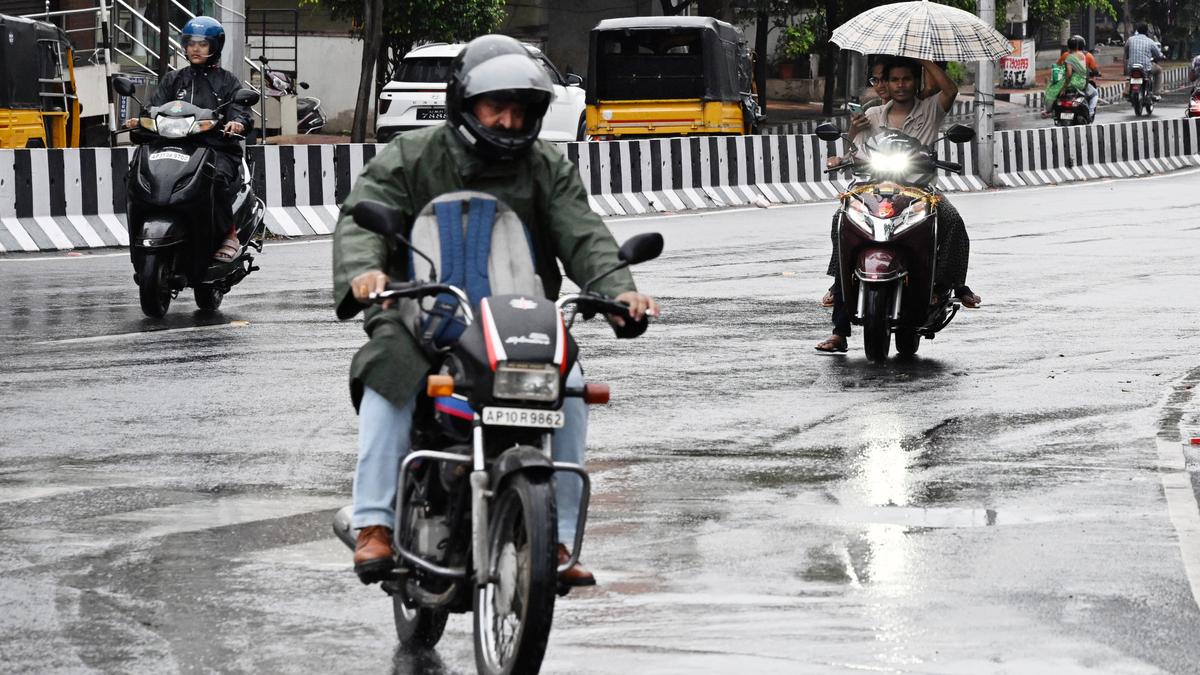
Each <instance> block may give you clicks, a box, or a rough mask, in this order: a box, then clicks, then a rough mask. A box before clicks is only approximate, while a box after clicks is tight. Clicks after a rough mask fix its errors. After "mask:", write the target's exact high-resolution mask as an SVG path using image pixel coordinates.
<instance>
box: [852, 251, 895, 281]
mask: <svg viewBox="0 0 1200 675" xmlns="http://www.w3.org/2000/svg"><path fill="white" fill-rule="evenodd" d="M854 274H855V276H857V277H858V278H859V279H861V280H863V281H895V280H896V279H899V278H901V277H904V276H906V275H907V274H908V270H906V269H905V268H904V261H903V260H901V259H900V257H899V256H898V255H896V252H895V251H892V250H889V249H886V248H874V247H868V248H864V249H863V250H862V251H860V252H859V254H858V269H857V270H855V272H854Z"/></svg>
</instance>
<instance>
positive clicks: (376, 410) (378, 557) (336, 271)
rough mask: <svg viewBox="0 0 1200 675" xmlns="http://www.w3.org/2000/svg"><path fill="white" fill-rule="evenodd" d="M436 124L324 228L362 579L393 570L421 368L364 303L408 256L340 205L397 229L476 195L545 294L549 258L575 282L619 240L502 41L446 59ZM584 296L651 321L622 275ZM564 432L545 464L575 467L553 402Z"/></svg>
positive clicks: (572, 578)
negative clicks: (344, 371) (556, 142)
mask: <svg viewBox="0 0 1200 675" xmlns="http://www.w3.org/2000/svg"><path fill="white" fill-rule="evenodd" d="M446 87H447V89H446V120H447V121H446V124H444V125H436V126H431V127H426V128H425V129H421V130H418V131H412V132H408V133H405V134H402V135H400V136H397V137H396V138H395V139H394V140H392V142H391V143H389V144H388V146H387V147H386V148H384V149H383V150H382V151H381V152H380V153H379V154H378V155H376V156H375V159H373V160H372V161H371V162H370V163H369V164H368V165H367V166H366V167H365V168H364V169H363V172H362V175H361V176H360V177H359V179H358V181H357V182H356V183H355V185H354V188H353V190H351V192H350V194H349V196H348V197H347V198H346V201H345V204H344V205H343V206H342V212H341V213H342V215H341V217H340V219H339V220H338V224H337V229H336V230H335V232H334V247H333V281H334V301H335V305H336V308H337V315H338V317H339V318H341V319H349V318H350V317H353V316H354V315H355V314H357V313H358V312H359V311H361V310H364V309H365V311H364V314H365V317H366V320H365V323H364V329H365V330H366V331H367V333H368V334H369V335H370V340H369V341H368V343H367V344H366V345H365V346H363V348H362V349H361V350H359V352H358V353H357V354H356V355H355V357H354V360H353V362H352V363H351V366H350V377H351V393H352V397H353V399H354V404H355V406H356V407H357V408H358V412H359V434H358V443H359V455H358V465H357V469H356V471H355V476H354V510H353V516H352V519H351V524H352V526H353V527H354V528H355V529H357V530H359V534H358V539H357V547H356V549H355V552H354V567H355V571H356V572H357V573H358V574H359V577H360V578H361V579H362V580H363V581H364V582H368V581H370V580H371V579H374V578H377V576H378V575H379V573H380V572H386V570H389V569H391V566H392V565H393V551H392V526H393V523H394V522H395V508H394V506H395V502H396V478H397V475H398V474H399V467H400V462H401V460H402V458H403V457H404V456H405V455H406V454H407V453H408V451H409V450H410V449H411V448H410V439H409V434H410V431H411V429H412V423H413V414H414V411H415V408H416V399H417V393H418V390H419V387H422V386H423V385H422V384H421V383H422V381H423V379H424V378H425V375H426V374H427V372H428V370H429V368H430V363H429V361H428V359H427V358H426V357H425V355H424V353H423V352H422V351H421V348H420V347H419V346H418V342H417V340H416V338H415V337H414V336H413V335H412V334H411V333H410V332H409V330H408V328H406V327H405V324H404V323H403V319H402V316H401V314H400V312H399V311H398V310H397V309H396V308H394V307H389V306H387V305H384V306H382V307H380V306H379V305H369V306H368V305H367V303H368V301H369V298H370V295H371V293H375V292H379V291H383V290H384V289H385V287H386V286H387V284H388V282H389V280H390V279H392V278H397V279H403V278H404V276H403V275H404V273H405V269H406V267H407V256H404V255H393V251H392V249H393V248H394V246H393V245H392V244H390V243H389V241H388V240H387V239H385V238H384V237H383V236H381V235H379V234H375V233H373V232H370V231H368V230H366V229H364V228H362V227H359V226H358V225H357V224H356V223H355V221H354V218H353V216H352V215H351V213H352V209H353V207H354V205H355V204H357V203H358V202H360V201H362V200H368V199H369V200H374V201H378V202H381V203H383V204H385V205H387V206H390V207H392V208H395V209H398V210H399V211H400V212H401V213H402V214H403V217H404V218H405V220H406V222H405V223H404V225H405V227H411V226H412V223H413V220H414V219H415V218H416V216H417V214H418V212H419V211H420V210H421V208H422V207H423V206H425V204H427V203H428V202H429V201H430V200H432V199H433V198H434V197H438V196H440V195H442V194H445V193H448V192H455V191H460V190H475V191H480V192H486V193H489V194H491V195H493V196H495V197H497V198H498V199H500V200H502V201H504V202H505V203H506V204H508V205H509V206H510V207H511V208H512V209H513V211H515V212H516V214H517V216H518V217H519V218H520V219H521V221H522V223H524V224H525V226H526V227H527V228H528V233H529V244H530V246H531V247H532V248H533V250H534V252H535V256H534V258H535V261H536V262H535V265H536V267H537V272H538V276H539V277H540V278H541V281H542V285H543V287H544V291H545V293H546V297H547V298H551V299H554V298H557V297H558V293H559V288H560V286H561V285H562V275H561V273H560V272H559V261H561V262H562V265H563V268H564V269H565V270H566V273H567V275H568V276H569V277H570V278H571V279H573V280H574V281H575V282H577V283H579V284H580V285H582V284H584V283H585V282H586V281H587V280H588V279H590V278H592V277H594V276H596V275H597V274H598V273H600V272H602V271H606V270H608V269H611V268H613V267H614V266H616V265H617V263H618V257H617V245H616V242H615V241H614V240H613V237H612V234H611V233H609V231H608V228H607V227H606V226H605V225H604V222H603V221H602V220H600V218H599V216H597V215H596V214H595V213H594V212H593V211H592V210H591V208H590V207H589V206H588V201H587V192H586V191H585V190H584V187H583V183H582V182H581V180H580V178H579V172H578V170H577V169H576V168H575V165H574V164H572V163H571V162H570V160H568V159H567V158H566V156H565V155H563V154H562V153H561V152H559V151H558V150H556V149H554V148H553V147H552V146H551V145H549V144H548V143H546V142H544V141H539V140H537V135H538V132H539V131H540V129H541V125H542V117H543V116H544V115H545V114H546V110H547V108H548V106H549V104H550V101H551V100H552V99H553V97H554V88H553V86H552V85H551V82H550V79H549V77H548V75H547V74H546V71H545V69H544V68H542V66H540V65H539V64H538V63H537V62H536V61H534V60H533V58H532V57H531V56H530V55H529V52H528V51H527V50H526V48H525V47H524V46H522V45H521V43H519V42H517V41H516V40H514V39H512V38H510V37H506V36H502V35H485V36H483V37H480V38H476V39H475V40H472V41H471V42H470V43H469V44H467V46H466V47H465V48H464V49H463V50H462V51H461V52H460V53H459V54H458V56H456V57H455V58H454V60H453V61H452V62H451V64H450V80H449V82H448V83H447V85H446ZM592 290H596V291H599V292H601V293H604V294H605V295H609V296H615V297H616V299H617V300H620V301H622V302H624V303H626V304H628V305H629V311H630V314H631V315H632V316H633V318H634V320H635V321H642V320H643V319H644V317H645V316H646V315H648V314H649V315H656V314H657V312H658V309H657V305H656V304H655V302H654V299H653V298H651V297H649V296H647V295H643V294H641V293H639V292H638V291H637V290H636V289H635V287H634V283H633V277H632V275H630V273H629V272H628V271H627V270H624V269H622V270H620V271H618V272H616V273H614V274H611V275H609V276H607V277H604V278H603V279H601V280H600V281H598V282H596V283H595V284H594V285H593V286H592ZM563 411H564V413H565V414H566V419H567V425H566V426H565V427H564V428H562V429H560V430H558V431H557V432H556V433H555V434H554V439H553V443H552V453H553V456H554V458H555V460H556V461H567V462H572V463H577V464H583V455H584V446H585V434H586V419H587V418H586V415H587V410H586V406H585V405H584V403H583V401H582V400H581V399H578V398H574V399H569V400H568V401H566V402H564V404H563ZM556 484H557V486H556V493H557V498H556V499H557V508H558V540H559V542H560V544H559V547H558V559H559V564H564V563H565V562H566V561H567V560H569V559H570V554H569V551H568V550H567V549H566V547H565V546H564V545H563V544H562V543H561V542H571V541H573V540H574V538H575V526H576V517H575V514H576V513H578V510H579V508H580V499H581V494H582V493H581V489H579V488H571V487H569V485H570V484H569V483H568V481H565V480H563V479H556ZM559 580H560V581H561V582H562V583H563V584H565V585H568V586H586V585H591V584H594V583H595V579H594V578H593V576H592V574H591V572H588V571H587V570H586V569H584V568H583V566H582V565H578V564H577V565H574V566H573V567H571V568H569V569H567V570H565V571H564V572H562V573H561V574H560V577H559Z"/></svg>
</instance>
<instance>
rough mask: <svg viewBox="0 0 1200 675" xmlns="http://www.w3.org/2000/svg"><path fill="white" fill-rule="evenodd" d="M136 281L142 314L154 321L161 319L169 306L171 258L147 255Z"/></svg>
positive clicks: (153, 254) (152, 254)
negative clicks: (137, 281)
mask: <svg viewBox="0 0 1200 675" xmlns="http://www.w3.org/2000/svg"><path fill="white" fill-rule="evenodd" d="M138 279H139V284H138V299H139V300H140V301H141V304H142V313H143V314H145V315H146V316H148V317H151V318H154V319H161V318H163V316H165V315H166V313H167V308H168V307H170V306H171V282H170V279H171V257H170V256H169V255H167V256H165V257H164V256H161V255H159V254H155V253H147V254H146V257H145V260H144V261H143V262H142V273H141V274H140V275H139V277H138Z"/></svg>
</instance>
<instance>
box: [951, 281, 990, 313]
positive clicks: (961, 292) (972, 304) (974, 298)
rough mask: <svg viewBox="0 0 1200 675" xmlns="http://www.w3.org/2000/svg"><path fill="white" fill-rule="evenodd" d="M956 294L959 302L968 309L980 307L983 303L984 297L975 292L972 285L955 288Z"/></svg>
mask: <svg viewBox="0 0 1200 675" xmlns="http://www.w3.org/2000/svg"><path fill="white" fill-rule="evenodd" d="M954 295H956V296H957V297H958V301H959V303H961V304H962V306H963V307H966V308H967V309H978V308H979V305H980V304H981V303H983V298H981V297H979V296H978V295H976V294H975V293H973V292H972V291H971V287H970V286H959V287H958V288H957V289H955V291H954Z"/></svg>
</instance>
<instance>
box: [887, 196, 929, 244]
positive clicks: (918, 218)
mask: <svg viewBox="0 0 1200 675" xmlns="http://www.w3.org/2000/svg"><path fill="white" fill-rule="evenodd" d="M928 215H929V204H928V203H927V202H926V201H925V200H924V199H917V200H914V201H913V203H912V204H909V205H908V208H906V209H904V212H903V213H901V214H900V217H899V218H896V221H899V222H897V223H896V227H895V229H893V230H892V236H895V235H897V234H900V233H901V232H903V231H905V230H907V229H908V228H910V227H912V226H913V225H916V224H917V223H920V222H922V221H923V220H925V218H926V217H927V216H928Z"/></svg>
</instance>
